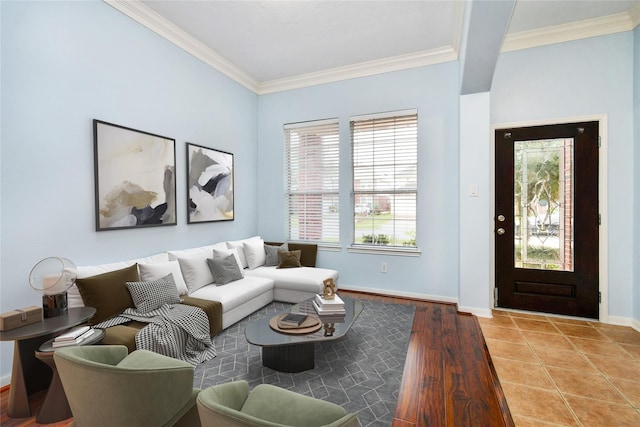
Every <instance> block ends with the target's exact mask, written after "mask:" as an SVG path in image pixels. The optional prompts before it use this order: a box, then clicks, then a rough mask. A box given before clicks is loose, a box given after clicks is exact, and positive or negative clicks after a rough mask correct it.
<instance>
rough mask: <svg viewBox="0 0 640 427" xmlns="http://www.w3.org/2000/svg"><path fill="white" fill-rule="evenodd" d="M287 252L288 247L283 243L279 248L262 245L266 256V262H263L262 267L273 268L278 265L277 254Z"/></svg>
mask: <svg viewBox="0 0 640 427" xmlns="http://www.w3.org/2000/svg"><path fill="white" fill-rule="evenodd" d="M288 250H289V245H288V244H286V243H283V244H282V245H280V246H273V245H264V251H265V253H266V254H267V260H266V261H265V263H264V265H265V266H266V267H274V266H276V265H278V264H279V262H280V261H279V260H278V252H280V251H288Z"/></svg>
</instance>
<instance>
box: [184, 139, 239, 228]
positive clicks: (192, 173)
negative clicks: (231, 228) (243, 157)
mask: <svg viewBox="0 0 640 427" xmlns="http://www.w3.org/2000/svg"><path fill="white" fill-rule="evenodd" d="M212 221H233V154H231V153H227V152H226V151H220V150H214V149H213V148H208V147H203V146H201V145H196V144H191V143H189V142H187V223H188V224H194V223H198V222H212Z"/></svg>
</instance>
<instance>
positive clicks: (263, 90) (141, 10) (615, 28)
mask: <svg viewBox="0 0 640 427" xmlns="http://www.w3.org/2000/svg"><path fill="white" fill-rule="evenodd" d="M102 1H103V2H104V3H106V4H108V5H110V6H111V7H113V8H114V9H116V10H118V11H120V12H122V13H123V14H125V15H126V16H128V17H130V18H131V19H133V20H134V21H136V22H138V23H139V24H141V25H143V26H145V27H146V28H148V29H150V30H151V31H153V32H155V33H156V34H158V35H160V36H161V37H164V38H165V39H167V40H168V41H170V42H171V43H173V44H175V45H176V46H178V47H179V48H181V49H183V50H184V51H186V52H188V53H190V54H191V55H193V56H194V57H196V58H198V59H200V60H201V61H203V62H204V63H206V64H207V65H209V66H211V67H213V68H214V69H216V70H218V71H219V72H221V73H222V74H224V75H226V76H227V77H229V78H231V79H232V80H234V81H236V82H238V83H240V84H241V85H243V86H244V87H246V88H247V89H249V90H251V91H253V92H254V93H256V94H258V95H263V94H268V93H273V92H279V91H284V90H290V89H299V88H302V87H307V86H314V85H319V84H324V83H332V82H336V81H341V80H347V79H353V78H358V77H366V76H372V75H375V74H382V73H389V72H393V71H401V70H406V69H409V68H415V67H422V66H426V65H434V64H439V63H444V62H449V61H456V60H457V59H458V46H457V45H458V44H459V39H460V36H459V35H457V39H458V40H455V41H454V45H453V47H452V46H446V47H443V48H438V49H432V50H427V51H421V52H415V53H410V54H406V55H399V56H394V57H390V58H384V59H380V60H375V61H367V62H361V63H358V64H353V65H348V66H345V67H338V68H332V69H329V70H322V71H318V72H314V73H309V74H302V75H298V76H293V77H288V78H284V79H277V80H270V81H266V82H259V81H257V80H256V79H255V78H253V77H252V76H250V75H249V74H248V73H246V72H245V71H244V70H242V69H240V68H239V67H237V66H236V65H234V64H233V63H231V62H230V61H228V60H227V59H226V58H224V57H223V56H222V55H220V54H218V53H217V52H215V51H213V50H212V49H210V48H209V47H207V46H206V45H204V44H203V43H201V42H199V41H198V40H196V39H195V38H194V37H192V36H191V35H189V34H188V33H186V32H185V31H183V30H181V29H180V28H179V27H178V26H176V25H175V24H173V23H172V22H170V21H168V20H167V19H165V18H164V17H162V16H161V15H159V14H158V13H156V12H154V11H153V10H152V9H150V8H149V7H147V6H145V5H144V4H143V3H142V2H141V1H140V0H102ZM459 11H464V9H463V8H460V9H459ZM462 16H463V15H462V14H460V15H459V16H458V19H460V18H461V17H462ZM639 24H640V4H639V5H637V6H635V7H634V8H633V9H631V10H630V11H629V12H622V13H618V14H615V15H610V16H605V17H601V18H594V19H589V20H585V21H580V22H575V23H570V24H563V25H556V26H552V27H547V28H543V29H538V30H531V31H522V32H519V33H512V34H507V36H506V37H505V41H504V43H503V45H502V49H501V52H509V51H512V50H519V49H528V48H532V47H537V46H544V45H549V44H555V43H561V42H565V41H571V40H578V39H582V38H588V37H594V36H601V35H606V34H613V33H617V32H622V31H630V30H633V29H634V28H635V27H636V26H638V25H639ZM460 27H461V29H462V21H460ZM460 31H461V30H460Z"/></svg>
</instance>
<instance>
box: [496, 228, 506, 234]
mask: <svg viewBox="0 0 640 427" xmlns="http://www.w3.org/2000/svg"><path fill="white" fill-rule="evenodd" d="M496 233H498V236H502V235H503V234H504V233H506V231H504V228H502V227H500V228H498V229H497V230H496Z"/></svg>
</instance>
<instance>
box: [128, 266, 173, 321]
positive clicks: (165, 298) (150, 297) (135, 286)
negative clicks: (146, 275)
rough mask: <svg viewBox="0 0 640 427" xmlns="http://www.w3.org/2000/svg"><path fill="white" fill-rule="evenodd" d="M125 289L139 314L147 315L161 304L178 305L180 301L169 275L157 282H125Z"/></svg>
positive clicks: (171, 276)
mask: <svg viewBox="0 0 640 427" xmlns="http://www.w3.org/2000/svg"><path fill="white" fill-rule="evenodd" d="M127 288H128V289H129V293H131V299H132V300H133V304H134V305H135V306H136V309H137V310H138V311H139V312H141V313H148V312H150V311H152V310H155V309H157V308H159V307H161V306H162V305H163V304H178V303H180V301H181V300H180V295H178V289H177V288H176V284H175V282H174V280H173V274H171V273H169V274H168V275H166V276H165V277H163V278H162V279H158V280H149V281H147V282H127Z"/></svg>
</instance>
